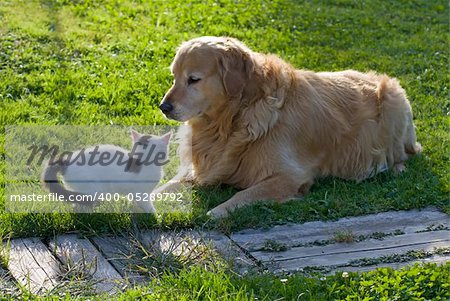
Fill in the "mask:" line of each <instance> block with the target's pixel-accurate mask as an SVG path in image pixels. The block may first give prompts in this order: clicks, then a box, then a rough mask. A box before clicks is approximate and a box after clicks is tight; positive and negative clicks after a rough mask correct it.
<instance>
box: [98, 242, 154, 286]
mask: <svg viewBox="0 0 450 301" xmlns="http://www.w3.org/2000/svg"><path fill="white" fill-rule="evenodd" d="M133 239H134V238H132V237H124V236H115V237H111V236H105V237H98V236H97V237H93V238H92V241H93V242H94V243H95V245H96V246H97V247H98V249H99V250H100V251H101V252H102V253H103V254H104V257H105V259H106V260H107V261H108V262H109V263H111V264H112V265H113V266H114V267H115V268H116V270H117V271H118V272H119V273H120V275H122V277H123V278H125V279H126V280H128V281H130V282H131V283H143V282H145V281H146V277H144V276H143V275H140V274H139V273H137V272H136V270H135V269H133V267H132V265H133V260H134V259H133V256H134V255H135V254H136V252H137V250H136V248H137V247H136V246H135V245H133ZM147 280H148V279H147Z"/></svg>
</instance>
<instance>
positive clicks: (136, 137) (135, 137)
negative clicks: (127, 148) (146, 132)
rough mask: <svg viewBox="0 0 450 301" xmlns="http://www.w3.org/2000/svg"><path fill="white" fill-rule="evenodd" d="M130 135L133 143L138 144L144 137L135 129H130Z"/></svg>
mask: <svg viewBox="0 0 450 301" xmlns="http://www.w3.org/2000/svg"><path fill="white" fill-rule="evenodd" d="M130 135H131V139H133V143H136V142H138V141H139V139H140V138H141V137H142V135H141V134H139V133H138V132H136V131H135V130H134V129H130Z"/></svg>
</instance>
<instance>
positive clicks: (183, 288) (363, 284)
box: [0, 264, 450, 301]
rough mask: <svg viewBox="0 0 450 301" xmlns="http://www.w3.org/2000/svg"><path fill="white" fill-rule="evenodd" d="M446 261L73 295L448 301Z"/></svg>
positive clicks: (173, 281)
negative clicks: (439, 264)
mask: <svg viewBox="0 0 450 301" xmlns="http://www.w3.org/2000/svg"><path fill="white" fill-rule="evenodd" d="M449 281H450V264H446V265H443V266H436V265H435V264H434V265H433V264H427V265H415V266H412V267H406V268H402V269H399V270H392V269H390V268H380V269H377V270H375V271H371V272H367V273H363V274H358V273H336V274H334V275H332V276H326V277H325V276H321V275H313V276H308V277H307V276H304V275H301V274H298V275H292V276H285V277H279V276H274V275H271V274H262V275H261V274H259V275H246V276H237V275H235V274H230V273H227V272H225V271H223V270H216V271H205V270H204V269H201V268H192V269H184V270H182V271H181V272H180V273H179V274H178V275H176V276H175V275H173V274H166V275H164V276H163V277H161V278H156V279H154V280H153V281H151V282H150V283H149V284H148V285H147V286H141V287H136V288H134V289H128V290H126V291H125V292H123V293H121V294H119V295H117V296H114V297H111V296H101V295H100V296H99V295H94V296H89V295H86V294H85V295H83V294H81V295H78V296H77V300H105V299H107V300H157V301H163V300H180V301H181V300H186V301H195V300H230V301H231V300H233V301H244V300H267V301H271V300H314V301H320V300H448V298H450V290H449V288H450V285H449V283H450V282H449ZM72 298H73V296H72V297H71V296H70V295H68V294H65V293H63V292H61V293H59V294H56V293H55V294H52V295H49V296H42V297H39V296H34V295H30V294H28V293H26V292H25V293H23V294H21V293H20V292H17V291H9V292H8V293H7V294H5V295H3V296H0V300H5V301H6V300H8V301H9V300H39V301H42V300H72Z"/></svg>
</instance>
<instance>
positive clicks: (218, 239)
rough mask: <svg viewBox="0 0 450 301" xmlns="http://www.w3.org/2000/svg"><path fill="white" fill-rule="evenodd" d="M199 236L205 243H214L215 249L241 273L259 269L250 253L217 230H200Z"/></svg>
mask: <svg viewBox="0 0 450 301" xmlns="http://www.w3.org/2000/svg"><path fill="white" fill-rule="evenodd" d="M198 236H199V237H200V239H201V241H203V243H204V244H212V246H213V247H214V249H215V250H216V251H217V252H218V253H219V254H220V255H222V257H223V258H225V259H226V260H227V261H228V263H229V264H230V265H231V266H232V267H233V268H234V269H235V270H236V271H237V272H239V273H240V274H243V273H246V272H248V271H250V270H253V269H258V268H260V267H258V265H257V262H256V261H255V260H254V258H251V257H250V256H251V255H250V253H249V252H248V253H247V252H246V250H244V249H243V248H240V247H239V246H238V245H237V244H236V243H234V242H233V241H232V240H231V239H230V238H228V237H227V236H225V235H224V234H222V233H219V232H217V231H207V232H199V233H198Z"/></svg>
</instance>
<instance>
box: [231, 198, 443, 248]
mask: <svg viewBox="0 0 450 301" xmlns="http://www.w3.org/2000/svg"><path fill="white" fill-rule="evenodd" d="M432 225H434V226H437V225H442V226H444V227H450V218H449V216H448V215H447V214H445V213H442V212H440V211H439V210H438V209H436V208H434V207H428V208H426V209H424V210H410V211H390V212H382V213H378V214H371V215H366V216H359V217H351V218H343V219H340V220H338V221H335V222H322V221H315V222H308V223H304V224H289V225H280V226H275V227H273V228H271V229H267V230H261V229H249V230H243V231H239V232H237V233H233V234H232V235H231V239H232V240H233V241H234V242H236V243H237V244H239V245H240V246H241V247H243V248H246V249H247V250H249V251H257V250H261V249H263V248H264V246H265V245H266V243H267V241H268V240H271V241H275V242H277V243H280V244H282V245H285V246H287V247H291V246H299V245H304V244H308V243H311V242H314V241H326V240H330V239H332V238H333V237H334V235H335V234H336V233H338V232H342V231H345V232H351V233H353V234H354V235H356V236H359V235H370V234H373V233H376V232H380V233H393V232H394V231H396V230H400V231H402V232H404V233H406V234H408V233H415V232H416V231H423V230H426V229H427V228H428V227H429V226H432Z"/></svg>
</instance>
